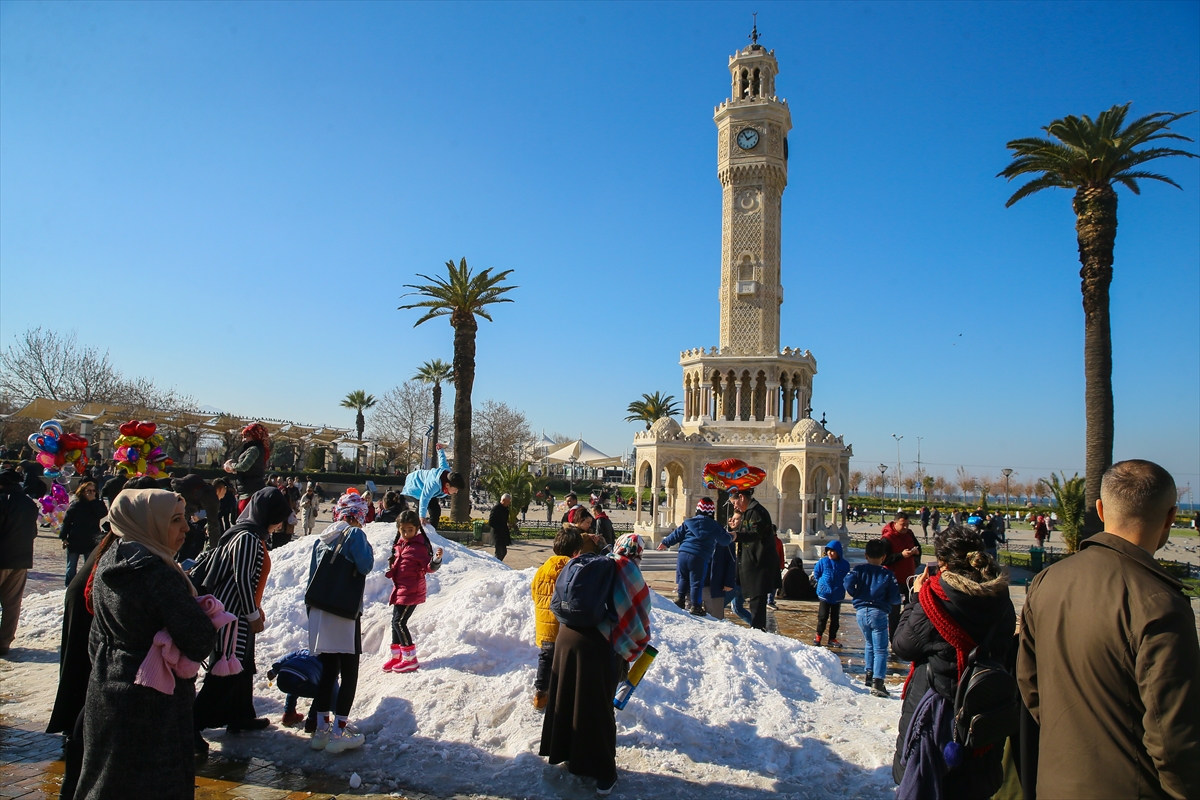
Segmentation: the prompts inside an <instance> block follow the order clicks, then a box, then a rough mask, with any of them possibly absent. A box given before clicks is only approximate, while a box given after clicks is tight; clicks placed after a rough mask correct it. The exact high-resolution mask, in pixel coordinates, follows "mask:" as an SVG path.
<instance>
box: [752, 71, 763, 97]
mask: <svg viewBox="0 0 1200 800" xmlns="http://www.w3.org/2000/svg"><path fill="white" fill-rule="evenodd" d="M760 88H761V77H760V75H759V72H758V67H755V68H754V82H753V83H752V84H751V85H750V93H751V94H752V95H754V96H755V97H758V96H759V94H761V92H760V91H759V89H760Z"/></svg>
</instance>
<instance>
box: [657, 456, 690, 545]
mask: <svg viewBox="0 0 1200 800" xmlns="http://www.w3.org/2000/svg"><path fill="white" fill-rule="evenodd" d="M663 470H665V471H666V473H667V505H666V508H664V509H661V511H662V514H661V517H662V519H663V521H664V523H665V524H666V525H667V526H668V527H670V528H672V529H674V528H676V527H678V526H680V525H682V524H683V521H684V520H685V519H687V518H688V516H689V515H688V509H687V501H688V498H689V491H688V485H687V467H686V466H684V464H683V462H682V461H680V460H679V459H677V458H673V459H671V460H670V461H668V462H667V463H665V464H663V467H662V470H659V471H660V472H662V471H663Z"/></svg>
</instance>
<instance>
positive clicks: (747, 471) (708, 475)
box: [704, 458, 767, 491]
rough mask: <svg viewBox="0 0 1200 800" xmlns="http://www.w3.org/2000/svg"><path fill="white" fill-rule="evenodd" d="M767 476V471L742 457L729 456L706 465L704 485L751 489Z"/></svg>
mask: <svg viewBox="0 0 1200 800" xmlns="http://www.w3.org/2000/svg"><path fill="white" fill-rule="evenodd" d="M766 477H767V473H765V472H763V471H762V470H761V469H759V468H758V467H752V466H750V465H749V464H747V463H746V462H745V461H742V460H741V459H740V458H727V459H725V460H724V461H717V462H716V463H713V464H705V465H704V485H705V486H707V487H708V488H709V489H724V490H726V491H728V490H729V489H751V488H753V487H755V486H758V485H759V484H760V483H762V482H763V479H764V478H766Z"/></svg>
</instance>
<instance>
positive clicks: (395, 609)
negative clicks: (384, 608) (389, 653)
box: [392, 606, 417, 647]
mask: <svg viewBox="0 0 1200 800" xmlns="http://www.w3.org/2000/svg"><path fill="white" fill-rule="evenodd" d="M416 610H417V607H416V606H392V644H399V645H403V646H404V647H411V646H412V643H413V640H412V634H411V633H409V632H408V619H409V617H411V616H412V615H413V612H414V611H416Z"/></svg>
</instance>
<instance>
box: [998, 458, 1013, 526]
mask: <svg viewBox="0 0 1200 800" xmlns="http://www.w3.org/2000/svg"><path fill="white" fill-rule="evenodd" d="M1000 472H1001V473H1002V474H1003V475H1004V526H1005V527H1008V479H1009V478H1010V477H1012V474H1013V471H1012V470H1011V469H1009V468H1008V467H1005V468H1004V469H1002V470H1000Z"/></svg>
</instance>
